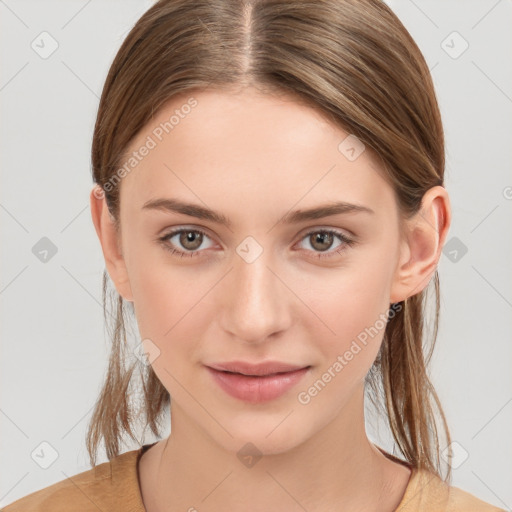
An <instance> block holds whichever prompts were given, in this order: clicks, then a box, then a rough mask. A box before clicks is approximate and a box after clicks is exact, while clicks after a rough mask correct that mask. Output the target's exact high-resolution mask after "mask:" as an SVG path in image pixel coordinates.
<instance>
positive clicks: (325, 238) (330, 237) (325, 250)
mask: <svg viewBox="0 0 512 512" xmlns="http://www.w3.org/2000/svg"><path fill="white" fill-rule="evenodd" d="M335 239H337V240H338V244H337V245H333V243H334V242H335V241H336V240H335ZM302 242H307V244H308V245H309V246H310V247H309V248H306V249H304V248H302V249H303V250H306V251H307V252H308V253H310V254H313V255H315V256H316V257H317V258H330V257H332V256H336V255H339V254H341V252H342V251H344V250H346V249H347V248H348V247H350V246H352V245H355V244H356V241H355V240H353V239H352V238H349V237H348V236H346V235H345V234H344V233H342V232H341V231H337V230H333V229H316V230H315V231H310V232H309V233H306V234H305V235H304V237H303V238H302ZM330 249H332V250H330Z"/></svg>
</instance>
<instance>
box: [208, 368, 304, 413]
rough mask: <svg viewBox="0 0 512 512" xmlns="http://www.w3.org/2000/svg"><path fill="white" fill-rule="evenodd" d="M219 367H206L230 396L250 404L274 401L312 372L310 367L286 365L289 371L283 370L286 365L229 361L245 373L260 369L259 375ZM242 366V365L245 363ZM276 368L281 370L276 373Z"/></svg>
mask: <svg viewBox="0 0 512 512" xmlns="http://www.w3.org/2000/svg"><path fill="white" fill-rule="evenodd" d="M219 366H224V365H215V368H214V367H213V365H212V366H206V369H207V370H208V371H209V373H210V375H211V376H212V377H213V380H214V381H215V382H216V383H217V384H218V385H219V386H220V388H221V389H222V390H223V391H224V392H226V393H227V394H228V395H230V396H232V397H233V398H237V399H239V400H243V401H245V402H249V403H253V404H254V403H261V402H267V401H269V400H274V399H276V398H278V397H280V396H282V395H283V394H284V393H286V392H287V391H288V390H290V389H291V388H292V387H293V386H295V385H296V384H297V383H298V382H299V381H300V380H301V379H302V378H303V377H304V376H305V375H306V373H308V372H309V370H310V368H311V367H310V366H307V367H297V366H294V367H291V366H290V365H285V366H286V368H287V370H286V369H285V370H282V369H283V367H284V366H283V364H281V363H279V364H276V363H272V364H270V363H265V364H262V365H256V366H255V365H249V366H250V369H248V367H247V365H246V366H245V367H243V368H241V366H240V365H239V364H238V363H237V364H235V363H229V366H231V367H232V368H237V369H238V370H241V369H243V370H244V371H246V372H260V373H259V374H256V376H255V375H254V374H242V373H232V372H234V370H232V371H229V370H223V369H217V368H218V367H219ZM242 366H243V365H242ZM276 369H280V371H279V372H276V371H275V370H276Z"/></svg>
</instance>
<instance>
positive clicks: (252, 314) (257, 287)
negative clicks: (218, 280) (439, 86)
mask: <svg viewBox="0 0 512 512" xmlns="http://www.w3.org/2000/svg"><path fill="white" fill-rule="evenodd" d="M248 238H249V237H248ZM258 246H259V244H258ZM258 246H257V245H256V243H255V241H254V240H245V241H244V242H242V243H241V244H240V245H239V247H238V248H237V253H238V254H237V255H236V256H235V261H234V265H233V270H232V272H231V293H232V295H231V299H230V300H229V301H227V306H228V311H226V312H225V314H226V315H227V316H226V317H225V318H226V319H227V325H225V326H224V327H225V328H226V329H228V330H230V331H231V332H232V333H233V334H235V335H236V336H237V337H238V338H240V339H242V340H246V341H260V340H264V339H265V338H267V337H268V336H270V335H271V334H273V333H274V332H278V331H281V330H283V329H285V328H286V324H287V321H288V319H289V312H287V311H286V309H287V307H286V296H285V295H286V289H285V288H286V287H284V286H283V284H282V283H281V282H280V279H279V278H277V277H276V275H275V274H274V272H275V270H273V266H274V265H273V263H272V261H273V258H272V252H271V251H270V250H264V249H263V247H261V246H259V247H258ZM271 269H272V270H271Z"/></svg>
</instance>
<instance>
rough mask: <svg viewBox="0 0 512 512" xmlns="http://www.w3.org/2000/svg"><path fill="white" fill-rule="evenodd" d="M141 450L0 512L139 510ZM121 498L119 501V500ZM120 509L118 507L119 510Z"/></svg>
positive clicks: (19, 501)
mask: <svg viewBox="0 0 512 512" xmlns="http://www.w3.org/2000/svg"><path fill="white" fill-rule="evenodd" d="M139 454H140V450H133V451H130V452H126V453H124V454H122V455H119V456H117V457H115V458H114V459H112V460H111V461H109V462H104V463H103V464H99V465H97V466H95V467H93V468H92V469H89V470H87V471H84V472H82V473H79V474H77V475H74V476H71V477H68V478H65V479H64V480H61V481H59V482H57V483H55V484H52V485H50V486H48V487H45V488H43V489H40V490H38V491H35V492H33V493H31V494H29V495H27V496H25V497H23V498H20V499H18V500H16V501H14V502H13V503H10V504H9V505H7V506H5V507H4V508H2V509H1V510H2V512H22V511H23V512H50V511H51V512H69V511H70V510H80V511H81V512H89V511H91V512H92V511H94V512H98V510H101V511H104V512H106V511H115V510H125V511H126V512H129V511H133V512H135V511H141V512H143V510H144V509H143V508H140V507H141V505H142V503H141V502H139V497H140V488H139V486H138V477H137V465H136V464H137V460H138V455H139ZM119 498H121V499H119ZM119 507H121V508H119Z"/></svg>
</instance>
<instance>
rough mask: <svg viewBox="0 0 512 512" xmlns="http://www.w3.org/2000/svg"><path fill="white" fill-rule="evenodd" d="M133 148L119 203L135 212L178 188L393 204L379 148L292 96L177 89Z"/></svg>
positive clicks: (208, 193)
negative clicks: (135, 154) (132, 162)
mask: <svg viewBox="0 0 512 512" xmlns="http://www.w3.org/2000/svg"><path fill="white" fill-rule="evenodd" d="M144 147H146V148H148V149H146V150H143V148H144ZM351 148H352V149H355V151H353V150H352V149H351ZM347 149H348V152H347ZM133 151H137V152H138V153H139V157H138V160H137V164H136V166H134V167H133V170H131V171H130V172H129V173H128V174H127V175H126V176H125V178H123V180H122V186H121V205H123V203H125V204H127V205H130V206H133V207H135V208H139V209H140V208H141V207H142V205H143V204H144V202H146V201H147V200H148V199H152V198H155V197H162V196H169V197H171V196H176V195H179V196H180V197H185V196H186V197H187V198H188V199H193V198H194V196H197V197H195V199H196V200H197V198H200V199H201V198H202V197H204V198H205V199H206V198H208V199H212V200H213V198H214V197H215V196H218V195H221V196H222V198H223V199H224V201H226V200H227V199H228V198H229V197H230V196H231V195H233V194H234V195H235V196H236V197H237V198H238V199H239V201H240V203H239V204H240V205H243V204H245V205H247V207H248V205H249V204H250V203H252V202H253V201H254V202H259V203H260V204H261V202H262V201H267V202H269V203H271V202H272V201H274V202H275V201H276V200H277V198H279V200H280V201H282V203H283V207H284V206H285V205H288V206H289V207H291V206H292V205H293V204H294V203H296V202H297V201H299V200H300V201H301V206H304V207H306V206H308V205H309V203H312V204H313V203H314V202H317V201H318V200H325V199H326V198H328V199H339V200H346V201H352V202H360V203H363V204H364V203H370V204H371V205H372V206H371V207H372V208H373V209H377V210H378V209H379V208H389V207H390V206H391V204H392V203H394V194H393V191H392V189H391V187H390V186H389V185H388V184H387V182H386V181H385V180H384V178H383V177H382V175H381V174H382V169H381V168H380V167H379V162H378V159H377V157H376V156H375V154H374V153H373V151H371V149H370V148H369V147H368V146H364V145H363V144H362V143H361V142H360V141H358V140H357V139H356V138H354V137H353V136H352V135H350V134H349V133H348V132H346V131H344V130H343V129H342V128H340V127H339V126H336V125H334V124H333V123H332V122H330V121H329V120H328V119H327V118H326V117H325V116H324V115H323V114H322V113H321V112H320V111H318V110H316V109H313V108H312V107H310V106H307V105H305V104H304V103H302V102H299V101H297V99H296V98H294V97H293V96H289V95H282V94H280V95H279V96H277V95H275V94H272V95H270V94H264V93H262V92H260V91H258V90H255V89H246V90H244V91H242V92H239V93H233V92H226V91H215V90H209V91H204V90H203V91H194V92H191V93H186V94H180V95H179V96H175V97H174V98H172V99H171V100H170V101H168V102H167V103H166V104H165V105H164V106H163V107H162V108H161V109H160V110H159V111H158V112H156V113H155V115H154V117H153V118H152V120H151V121H150V122H149V123H147V125H146V126H145V127H144V128H143V129H142V130H141V131H140V133H139V134H138V135H137V137H136V138H135V139H134V141H133V142H132V143H131V144H130V147H129V148H128V153H129V154H131V153H132V152H133ZM141 153H144V156H140V154H141ZM359 153H360V154H359ZM354 155H355V156H356V158H355V159H354ZM127 158H128V157H126V158H125V160H126V159H127ZM327 195H328V196H329V197H327ZM125 197H126V198H128V197H129V201H128V200H126V199H125V200H124V201H123V198H125ZM301 198H302V199H301Z"/></svg>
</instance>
